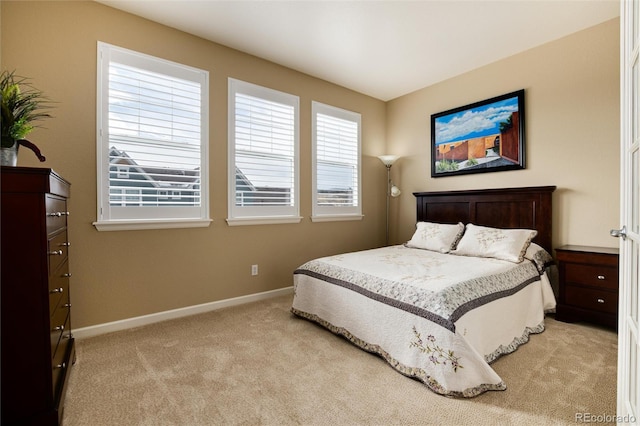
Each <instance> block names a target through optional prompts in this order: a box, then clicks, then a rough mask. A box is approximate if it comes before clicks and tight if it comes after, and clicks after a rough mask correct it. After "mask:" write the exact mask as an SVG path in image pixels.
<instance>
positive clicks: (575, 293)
mask: <svg viewBox="0 0 640 426" xmlns="http://www.w3.org/2000/svg"><path fill="white" fill-rule="evenodd" d="M564 291H565V293H564V297H565V301H566V303H567V304H568V305H573V306H577V307H579V308H584V309H589V310H591V311H598V312H606V313H610V314H615V313H617V312H618V294H617V293H613V292H610V291H602V290H596V289H591V288H584V287H575V286H572V285H567V286H566V287H565V288H564Z"/></svg>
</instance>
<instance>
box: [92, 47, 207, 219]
mask: <svg viewBox="0 0 640 426" xmlns="http://www.w3.org/2000/svg"><path fill="white" fill-rule="evenodd" d="M97 50H98V54H97V70H98V72H97V76H98V78H97V91H96V93H97V108H96V119H97V125H96V141H97V150H96V151H97V154H96V159H97V175H98V179H97V220H96V221H95V222H93V225H94V226H95V227H96V229H97V230H98V231H123V230H143V229H166V228H193V227H207V226H209V225H210V224H211V222H212V220H211V219H210V216H209V152H208V151H209V150H208V148H209V72H208V71H205V70H201V69H198V68H193V67H190V66H187V65H183V64H179V63H176V62H172V61H168V60H165V59H161V58H157V57H154V56H150V55H146V54H143V53H139V52H135V51H132V50H129V49H124V48H121V47H117V46H113V45H110V44H107V43H103V42H100V41H99V42H98V49H97ZM112 57H120V58H122V57H126V58H127V61H126V63H128V64H135V63H136V62H138V63H140V64H141V66H140V68H145V65H147V64H148V63H149V62H153V63H154V67H157V71H159V72H164V71H163V70H168V71H167V72H166V74H169V75H175V70H176V69H180V72H181V73H184V75H185V76H191V79H192V80H195V79H196V78H195V77H194V76H199V78H200V79H202V81H203V84H202V88H201V111H200V113H201V122H202V129H201V135H200V138H201V145H200V156H201V159H202V160H201V164H202V166H201V168H200V191H201V192H200V200H201V201H200V208H199V209H198V212H199V214H198V216H199V217H195V216H193V215H192V216H191V217H162V218H153V217H152V211H151V210H149V209H152V208H139V212H137V213H138V214H137V215H138V216H140V217H133V218H126V219H120V218H114V217H113V216H112V215H111V214H110V209H109V207H110V206H109V199H108V198H109V143H108V141H107V140H105V138H108V131H107V130H106V129H107V128H108V111H109V96H108V87H105V85H106V84H107V81H108V68H109V62H110V60H111V58H112ZM169 70H170V71H169ZM187 79H188V78H187ZM191 210H193V209H191ZM176 211H180V208H178V209H176ZM183 211H186V210H183Z"/></svg>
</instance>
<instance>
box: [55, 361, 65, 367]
mask: <svg viewBox="0 0 640 426" xmlns="http://www.w3.org/2000/svg"><path fill="white" fill-rule="evenodd" d="M66 367H67V363H66V362H63V363H62V364H58V365H56V368H66Z"/></svg>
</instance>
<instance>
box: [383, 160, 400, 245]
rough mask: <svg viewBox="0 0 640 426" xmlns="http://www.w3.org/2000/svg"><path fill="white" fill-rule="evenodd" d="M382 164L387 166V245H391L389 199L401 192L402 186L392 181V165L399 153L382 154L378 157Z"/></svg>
mask: <svg viewBox="0 0 640 426" xmlns="http://www.w3.org/2000/svg"><path fill="white" fill-rule="evenodd" d="M378 158H379V159H380V161H382V164H384V165H385V167H386V168H387V239H386V245H389V200H390V199H391V197H394V198H395V197H398V196H399V195H400V193H401V191H400V188H398V187H397V186H395V185H394V184H393V182H391V166H393V163H395V162H396V161H397V160H398V158H400V157H398V156H397V155H381V156H379V157H378Z"/></svg>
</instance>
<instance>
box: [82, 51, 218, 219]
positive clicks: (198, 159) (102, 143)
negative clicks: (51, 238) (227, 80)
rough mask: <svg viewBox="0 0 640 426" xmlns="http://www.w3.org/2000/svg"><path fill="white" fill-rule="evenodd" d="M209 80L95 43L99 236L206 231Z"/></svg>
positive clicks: (198, 72) (200, 73) (163, 62)
mask: <svg viewBox="0 0 640 426" xmlns="http://www.w3.org/2000/svg"><path fill="white" fill-rule="evenodd" d="M208 94H209V74H208V72H207V71H203V70H199V69H195V68H191V67H187V66H185V65H180V64H177V63H174V62H169V61H166V60H163V59H159V58H154V57H152V56H148V55H143V54H141V53H137V52H133V51H131V50H126V49H122V48H119V47H116V46H112V45H109V44H106V43H98V93H97V98H98V105H97V120H98V123H97V129H98V134H97V139H98V146H97V151H98V154H97V162H98V164H97V170H98V214H97V216H98V220H97V222H95V223H94V225H95V226H96V228H98V230H101V231H102V230H122V229H149V228H170V227H174V228H175V227H193V226H208V225H209V223H210V220H209V203H208V189H207V188H208V138H209V135H208V133H209V129H208V128H209V124H208V115H209V114H208V104H209V99H208Z"/></svg>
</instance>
